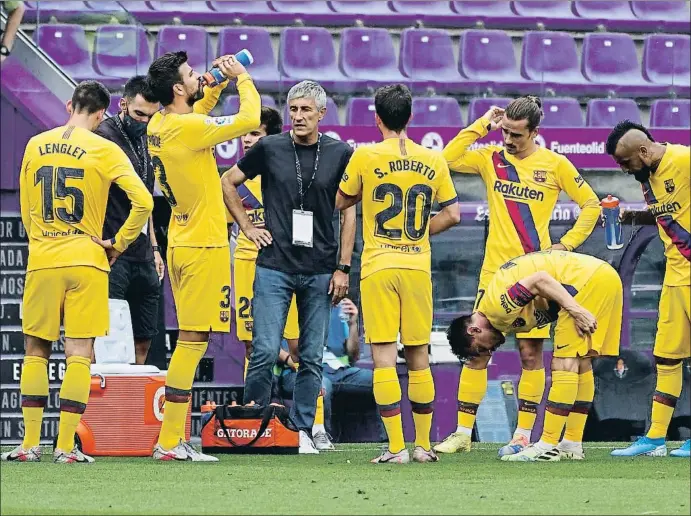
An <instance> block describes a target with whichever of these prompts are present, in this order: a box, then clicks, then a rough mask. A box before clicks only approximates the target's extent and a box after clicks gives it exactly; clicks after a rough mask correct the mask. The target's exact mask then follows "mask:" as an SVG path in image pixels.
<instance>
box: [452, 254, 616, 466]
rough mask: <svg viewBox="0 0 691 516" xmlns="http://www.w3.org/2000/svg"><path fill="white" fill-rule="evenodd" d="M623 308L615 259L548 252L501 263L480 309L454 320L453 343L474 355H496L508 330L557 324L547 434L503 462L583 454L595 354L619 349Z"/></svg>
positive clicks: (460, 352) (464, 356)
mask: <svg viewBox="0 0 691 516" xmlns="http://www.w3.org/2000/svg"><path fill="white" fill-rule="evenodd" d="M622 306H623V289H622V285H621V279H620V278H619V275H618V274H617V272H616V271H615V270H614V269H613V268H612V267H611V266H610V265H609V264H607V263H605V262H603V261H602V260H599V259H597V258H593V257H592V256H588V255H584V254H577V253H569V252H566V251H542V252H536V253H531V254H526V255H524V256H519V257H518V258H514V259H512V260H510V261H508V262H506V263H505V264H504V265H502V266H501V267H500V268H499V270H498V271H497V272H496V273H495V274H494V275H493V277H492V280H491V281H490V283H489V285H488V286H487V291H486V292H485V295H484V296H483V297H482V299H481V300H480V303H479V304H478V307H477V308H476V309H475V311H474V312H473V313H472V314H471V315H466V316H462V317H459V318H458V319H456V320H454V321H453V323H451V326H450V327H449V330H448V332H447V334H448V337H449V343H450V344H451V349H452V350H453V352H454V354H455V355H456V356H458V358H460V359H461V360H469V359H473V358H474V357H478V356H484V357H490V356H491V355H492V352H494V351H495V350H496V349H497V348H498V347H499V346H501V345H502V344H503V343H504V334H505V333H515V332H518V331H530V330H532V329H533V328H543V327H545V326H549V324H550V323H551V322H554V321H556V322H557V324H556V326H555V328H554V355H553V358H552V387H551V388H550V390H549V395H548V397H547V407H546V413H545V422H544V426H543V431H542V437H541V438H540V440H539V441H538V442H537V443H535V444H532V445H529V446H526V447H525V448H524V449H523V450H522V451H520V452H518V453H516V454H511V455H504V456H502V460H504V461H510V462H532V461H536V460H537V461H558V460H560V459H561V458H564V457H565V458H570V459H583V458H584V455H583V449H582V446H581V444H580V443H581V440H582V437H583V428H584V427H585V421H586V418H587V417H588V410H589V409H590V405H591V403H592V400H593V394H594V385H593V382H592V381H583V380H584V378H585V377H586V375H587V376H588V378H590V379H592V374H593V370H592V364H591V360H592V357H594V356H600V355H617V354H618V353H619V339H620V336H621V312H622ZM564 424H566V432H565V434H564V439H563V440H562V441H561V442H559V438H560V437H561V432H562V430H563V429H564ZM572 439H575V441H572Z"/></svg>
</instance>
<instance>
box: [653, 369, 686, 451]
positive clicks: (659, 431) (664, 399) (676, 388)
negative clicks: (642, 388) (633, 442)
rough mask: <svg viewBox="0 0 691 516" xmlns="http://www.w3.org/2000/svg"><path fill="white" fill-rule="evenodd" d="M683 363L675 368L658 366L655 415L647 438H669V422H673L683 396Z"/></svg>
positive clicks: (654, 399)
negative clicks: (676, 407) (675, 409)
mask: <svg viewBox="0 0 691 516" xmlns="http://www.w3.org/2000/svg"><path fill="white" fill-rule="evenodd" d="M681 383H682V372H681V362H679V363H678V364H675V365H673V366H668V365H660V364H658V365H657V385H656V386H655V394H654V395H653V413H652V417H651V424H650V430H648V434H647V437H650V438H651V439H660V438H662V439H664V438H665V437H667V429H668V428H669V422H670V421H671V420H672V414H673V413H674V407H675V406H676V404H677V399H678V398H679V395H680V394H681Z"/></svg>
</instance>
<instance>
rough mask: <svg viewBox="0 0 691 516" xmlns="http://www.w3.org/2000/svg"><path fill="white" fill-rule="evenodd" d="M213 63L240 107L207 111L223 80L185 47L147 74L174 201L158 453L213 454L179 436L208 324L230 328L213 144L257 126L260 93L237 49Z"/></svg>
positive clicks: (156, 137)
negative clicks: (172, 338)
mask: <svg viewBox="0 0 691 516" xmlns="http://www.w3.org/2000/svg"><path fill="white" fill-rule="evenodd" d="M214 65H216V66H218V67H219V68H220V70H221V71H222V72H223V73H224V74H225V76H226V77H229V78H231V79H236V80H237V89H238V92H239V94H240V111H239V112H238V113H237V114H236V115H235V116H224V117H210V116H208V113H209V112H210V111H211V109H213V107H214V105H215V104H216V102H217V101H218V98H219V96H220V95H221V92H222V91H223V89H224V88H225V87H226V86H227V84H228V81H225V82H223V83H221V84H219V85H218V86H216V87H214V88H209V87H205V88H204V89H203V90H202V82H201V80H200V79H201V78H200V75H199V73H198V72H196V71H195V70H193V69H192V68H191V67H190V65H189V64H188V63H187V54H186V53H185V52H170V53H167V54H164V55H163V56H161V57H159V58H158V59H156V60H155V61H154V62H153V63H152V64H151V67H150V68H149V75H148V79H149V81H150V82H151V87H152V90H153V91H154V93H155V95H156V96H157V97H158V99H159V101H160V102H161V105H163V108H164V109H163V110H162V111H159V112H158V113H156V114H155V115H154V116H153V117H152V118H151V121H150V122H149V125H148V128H147V137H148V143H149V153H150V154H151V161H152V163H153V166H154V172H155V173H156V179H157V180H158V183H159V185H160V187H161V192H162V193H163V195H164V196H165V198H166V200H167V201H168V204H170V206H171V209H172V214H171V218H170V225H169V228H168V270H169V273H170V283H171V287H172V290H173V297H174V299H175V308H176V311H177V317H178V326H179V328H180V333H179V335H178V342H177V346H176V347H175V351H174V352H173V356H172V358H171V360H170V366H169V367H168V375H167V377H166V392H165V400H166V401H165V411H164V415H163V424H162V425H161V434H160V436H159V439H158V443H157V444H156V446H155V447H154V453H153V456H154V458H155V459H158V460H191V461H194V462H204V461H215V460H217V459H216V458H215V457H210V456H208V455H204V454H201V453H199V452H197V451H196V450H195V449H194V448H192V446H190V445H189V444H188V443H186V442H185V439H184V437H185V416H186V414H187V410H188V406H189V401H190V396H191V392H192V391H191V389H192V382H193V380H194V373H195V371H196V369H197V366H198V365H199V361H200V360H201V358H202V357H203V356H204V353H206V348H207V345H208V340H209V332H210V331H215V332H225V333H227V332H229V331H230V248H229V246H228V230H227V225H226V210H225V206H224V204H223V193H222V191H221V178H220V176H219V175H218V168H217V167H216V160H215V159H214V147H215V146H216V145H217V144H219V143H222V142H224V141H226V140H230V139H232V138H236V137H238V136H240V135H242V134H245V133H247V132H249V131H252V130H254V129H256V128H257V127H259V117H260V109H261V101H260V99H259V93H257V90H256V88H255V87H254V84H253V83H252V79H251V77H250V76H249V75H248V74H247V72H246V71H245V68H244V67H243V66H242V65H241V64H240V63H239V62H238V61H237V60H236V59H235V57H234V56H223V57H220V58H218V59H216V61H214Z"/></svg>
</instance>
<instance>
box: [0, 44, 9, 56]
mask: <svg viewBox="0 0 691 516" xmlns="http://www.w3.org/2000/svg"><path fill="white" fill-rule="evenodd" d="M9 55H10V49H9V48H7V47H6V46H5V45H0V56H5V57H7V56H9Z"/></svg>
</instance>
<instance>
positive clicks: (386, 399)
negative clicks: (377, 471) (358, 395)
mask: <svg viewBox="0 0 691 516" xmlns="http://www.w3.org/2000/svg"><path fill="white" fill-rule="evenodd" d="M374 401H376V403H377V405H378V407H379V415H380V416H381V418H382V421H383V422H384V428H386V434H387V435H388V436H389V451H390V452H391V453H398V452H400V451H401V450H403V448H405V441H404V439H403V422H402V421H401V385H400V384H399V383H398V375H397V374H396V368H395V367H380V368H375V369H374Z"/></svg>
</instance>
